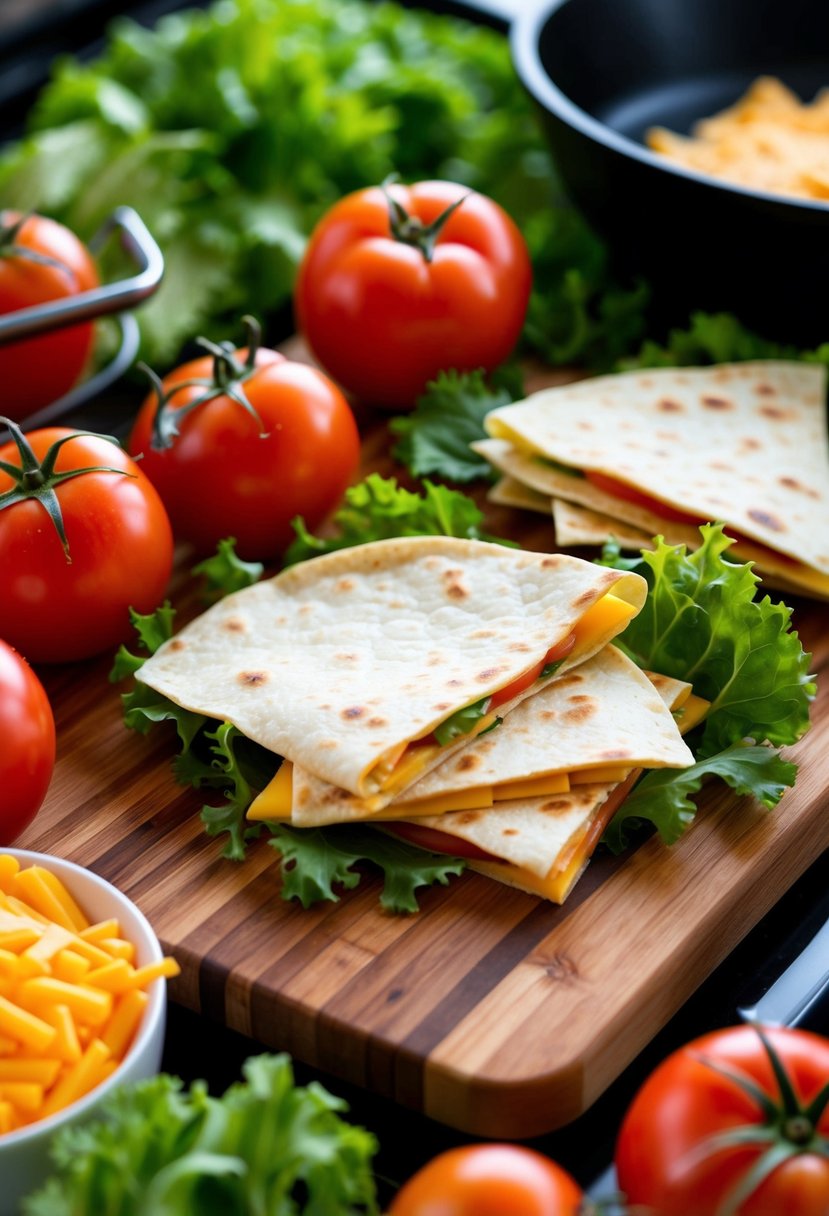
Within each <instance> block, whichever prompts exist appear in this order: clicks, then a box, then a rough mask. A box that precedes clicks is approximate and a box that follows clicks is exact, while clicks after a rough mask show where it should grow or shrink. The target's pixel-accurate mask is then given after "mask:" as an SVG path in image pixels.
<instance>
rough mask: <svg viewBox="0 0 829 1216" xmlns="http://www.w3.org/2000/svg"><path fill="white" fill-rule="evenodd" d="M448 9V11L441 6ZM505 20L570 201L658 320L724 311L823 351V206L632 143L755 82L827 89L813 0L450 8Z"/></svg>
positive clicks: (826, 34)
mask: <svg viewBox="0 0 829 1216" xmlns="http://www.w3.org/2000/svg"><path fill="white" fill-rule="evenodd" d="M447 7H448V6H447ZM451 7H452V8H453V10H454V11H463V10H467V11H468V10H470V9H471V10H473V11H474V12H475V13H477V14H478V16H483V17H484V18H485V19H488V20H490V21H493V20H494V21H498V20H500V22H501V23H503V24H508V25H509V26H510V41H511V44H512V53H513V60H514V63H515V67H516V71H517V72H518V75H519V77H520V78H521V80H522V81H523V83H524V85H525V86H526V88H527V89H528V91H529V93H530V94H531V95H532V97H533V98H534V99H535V101H536V102H537V104H538V106H539V109H540V112H541V116H542V120H543V123H544V126H545V130H546V133H547V137H548V139H549V142H550V145H551V147H552V149H553V152H554V155H555V159H556V164H557V166H558V169H559V172H560V174H561V177H562V180H563V181H564V183H565V185H566V187H567V190H568V192H569V193H570V195H571V197H572V198H573V200H574V201H575V202H576V204H577V205H578V206H579V207H580V208H581V209H582V211H583V212H584V213H585V215H586V216H587V217H588V218H589V219H590V220H591V222H592V223H593V225H594V226H595V227H596V229H597V230H598V231H599V232H600V233H601V234H602V235H603V236H604V237H606V238H607V240H608V242H609V243H610V247H611V250H612V254H613V258H614V260H615V262H616V265H617V267H618V268H619V270H620V271H621V272H623V273H631V272H632V273H634V274H639V275H642V276H644V277H645V278H646V279H647V280H648V281H649V282H650V283H651V284H652V286H653V288H654V292H655V303H656V316H655V320H656V321H657V323H659V321H662V322H663V323H664V324H668V323H673V322H681V321H682V320H683V319H684V318H686V317H687V315H688V312H689V309H697V308H701V309H707V310H719V309H723V310H728V311H731V312H735V313H736V314H737V315H738V316H739V317H740V318H741V319H742V320H743V321H744V322H745V323H746V324H748V325H750V326H752V327H753V328H755V329H757V330H758V331H759V332H761V333H763V334H766V335H767V336H769V337H773V338H777V339H780V340H783V341H791V342H795V343H797V344H798V345H801V346H803V345H807V344H812V343H818V342H821V341H829V201H827V202H826V203H822V202H811V201H800V200H792V199H784V198H782V197H775V196H774V195H771V194H766V193H762V192H760V191H757V190H748V189H744V188H741V187H739V186H732V185H729V184H727V183H725V182H721V181H718V180H716V179H714V178H710V177H704V176H702V175H701V174H695V173H691V172H688V171H686V170H683V169H681V168H678V167H674V166H672V165H671V164H670V162H668V161H666V160H664V159H663V158H661V157H659V156H657V155H656V154H655V153H652V152H650V151H649V150H648V149H647V148H646V147H645V146H644V144H643V142H642V140H643V136H644V133H645V131H646V130H647V129H648V127H650V126H652V125H655V124H658V125H662V126H667V127H669V128H671V129H672V130H675V131H680V132H688V131H689V129H690V127H691V126H692V124H693V122H694V120H695V119H696V118H699V117H703V116H705V115H709V114H712V113H714V112H716V111H717V110H719V109H722V108H723V107H724V106H727V105H729V104H730V103H732V102H734V101H735V100H736V99H737V98H738V97H739V96H740V95H741V93H742V92H743V91H744V90H745V89H746V87H747V86H748V85H749V84H750V83H751V81H752V80H754V78H755V77H756V76H758V75H761V74H771V75H775V76H779V77H780V78H781V79H782V80H783V81H784V82H785V83H786V84H788V85H789V86H790V87H792V88H793V89H795V91H796V92H798V93H799V94H800V96H801V97H803V98H804V99H811V98H812V96H813V95H814V93H815V92H816V91H817V90H818V89H819V88H821V87H823V86H826V85H829V3H827V0H462V2H457V0H456V2H455V3H453V4H452V5H451Z"/></svg>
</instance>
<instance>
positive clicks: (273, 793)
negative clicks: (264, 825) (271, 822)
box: [247, 760, 294, 823]
mask: <svg viewBox="0 0 829 1216" xmlns="http://www.w3.org/2000/svg"><path fill="white" fill-rule="evenodd" d="M293 787H294V766H293V765H292V764H291V762H290V761H289V760H283V761H282V763H281V764H280V766H279V769H278V770H277V774H276V776H275V777H274V778H273V779H272V780H271V781H270V782H269V783H268V784H267V785H266V786H265V788H264V789H263V790H262V792H261V794H257V795H256V797H255V798H254V800H253V802H252V803H251V804H250V806H249V807H248V809H247V818H248V819H252V820H253V821H254V822H256V823H261V822H262V821H263V820H265V819H288V820H289V819H290V818H291V806H292V804H293V794H294V788H293Z"/></svg>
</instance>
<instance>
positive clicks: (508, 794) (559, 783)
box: [406, 773, 598, 814]
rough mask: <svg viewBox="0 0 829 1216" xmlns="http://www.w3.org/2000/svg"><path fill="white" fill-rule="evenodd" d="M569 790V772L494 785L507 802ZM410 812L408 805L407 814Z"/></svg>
mask: <svg viewBox="0 0 829 1216" xmlns="http://www.w3.org/2000/svg"><path fill="white" fill-rule="evenodd" d="M597 780H598V778H597ZM569 790H570V782H569V780H568V777H567V773H548V774H546V775H542V776H541V777H527V778H526V779H525V780H519V781H501V782H499V783H498V784H497V785H495V786H493V790H492V793H493V797H494V799H495V801H496V802H506V801H507V799H509V798H535V797H537V796H540V795H542V794H566V793H568V792H569ZM408 813H409V808H408V806H407V807H406V814H408Z"/></svg>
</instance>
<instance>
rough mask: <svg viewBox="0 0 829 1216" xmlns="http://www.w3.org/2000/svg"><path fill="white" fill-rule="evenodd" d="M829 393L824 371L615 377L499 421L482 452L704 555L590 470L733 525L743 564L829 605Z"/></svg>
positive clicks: (690, 528)
mask: <svg viewBox="0 0 829 1216" xmlns="http://www.w3.org/2000/svg"><path fill="white" fill-rule="evenodd" d="M825 382H826V374H825V369H824V368H823V367H822V366H817V365H811V364H804V363H795V362H786V361H761V362H754V363H739V364H725V365H722V366H719V367H712V368H686V369H674V368H665V369H662V368H660V369H656V370H648V371H643V372H629V373H624V374H621V375H616V376H602V377H598V378H596V379H593V380H585V381H580V382H579V383H577V384H572V385H566V386H564V387H561V388H553V389H547V390H544V391H542V392H539V393H535V394H534V395H533V396H532V397H529V398H527V400H526V401H523V402H518V403H516V404H515V405H511V406H505V407H501V408H499V409H497V410H493V411H492V413H490V414H489V415H488V416H487V419H486V427H487V430H488V432H489V433H490V435H491V436H492V439H490V440H487V441H482V442H480V443H476V444H474V445H473V447H474V448H475V450H476V451H478V452H481V453H482V454H483V455H485V456H486V457H487V459H489V460H490V461H491V463H492V464H493V465H495V467H496V468H498V469H500V470H501V471H502V472H504V473H507V474H509V475H510V476H512V477H516V478H518V479H519V480H521V481H523V482H524V483H525V484H526V485H529V486H531V487H532V488H533V489H535V490H537V491H539V492H541V493H546V494H548V495H550V497H556V498H562V499H565V500H567V501H570V502H575V503H578V504H580V505H582V506H586V507H589V508H591V509H593V510H597V511H599V512H601V513H602V514H605V515H609V516H611V517H612V518H615V519H619V520H621V521H623V522H625V523H629V524H632V525H633V526H634V527H636V528H639V529H641V530H642V531H644V532H647V533H648V534H649V535H655V534H657V533H661V534H662V535H663V536H665V539H666V540H668V541H669V542H670V543H672V544H677V543H679V544H687V545H688V546H689V547H692V548H693V547H696V546H698V545H699V543H700V538H699V533H698V529H697V526H696V525H695V524H693V523H684V522H677V521H671V520H668V519H666V518H664V517H662V516H660V515H659V513H658V512H657V511H656V510H652V509H651V508H650V507H648V506H647V505H643V504H639V503H636V502H630V501H627V500H626V499H623V498H620V497H618V496H617V495H615V494H610V493H607V492H606V491H605V490H603V489H600V488H599V487H597V486H595V485H593V484H592V483H591V482H590V481H589V480H588V479H587V478H586V477H584V476H578V472H579V471H580V470H590V471H593V472H598V473H604V474H605V475H606V476H609V477H612V478H614V479H616V480H617V481H622V482H625V483H627V484H628V485H629V486H631V487H632V488H633V489H635V490H638V491H640V492H642V493H644V494H646V495H648V496H649V497H650V498H652V499H655V500H657V501H659V502H662V503H664V504H665V506H666V508H668V509H674V510H680V511H682V512H684V513H686V514H688V515H690V516H696V517H698V518H699V519H700V520H701V521H707V520H721V521H723V522H724V523H725V524H726V525H731V526H732V527H733V528H734V529H735V530H736V531H738V532H739V533H740V538H739V540H738V543H737V544H736V545H735V546H734V549H733V552H734V555H735V557H738V558H740V559H741V560H751V561H754V562H755V564H756V565H757V568H758V570H762V571H765V572H766V573H771V574H774V575H775V576H776V577H778V578H780V579H782V580H785V582H786V583H787V584H789V585H792V586H797V587H798V588H799V589H801V590H803V591H805V592H806V593H807V594H814V595H818V596H821V597H827V596H829V441H827V434H826V404H825ZM545 460H546V461H554V462H556V463H557V466H558V467H553V466H551V465H550V464H545V463H544V461H545ZM566 468H569V469H572V470H574V474H570V473H568V472H566V471H563V470H564V469H566Z"/></svg>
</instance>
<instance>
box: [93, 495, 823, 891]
mask: <svg viewBox="0 0 829 1216" xmlns="http://www.w3.org/2000/svg"><path fill="white" fill-rule="evenodd" d="M482 522H483V517H482V514H481V512H480V511H479V510H478V508H477V506H476V505H475V503H474V502H473V501H472V500H471V499H470V498H467V497H466V495H464V494H462V493H460V492H458V491H456V490H450V489H449V488H448V487H446V486H437V485H432V484H430V483H428V482H427V483H426V484H425V487H424V491H423V493H422V494H418V493H416V492H413V491H410V490H406V489H404V488H402V487H399V486H398V485H397V484H396V482H395V481H394V480H393V479H388V480H386V479H384V478H382V477H380V476H378V475H377V474H372V475H371V476H369V477H368V478H367V479H366V480H365V481H364V482H361V483H359V484H358V485H356V486H353V487H351V489H349V490H347V491H346V500H345V503H344V505H343V507H341V509H340V510H339V512H338V513H337V515H336V516H335V525H337V526H338V531H337V532H336V533H335V534H334V535H333V536H331V537H328V538H320V537H315V536H313V535H312V534H310V533H309V532H308V531H307V529H306V528H305V526H304V524H303V523H302V521H301V520H299V521H297V522H296V523H295V530H296V532H297V539H296V541H295V542H294V545H293V546H292V548H291V549H290V550H289V552H288V555H287V559H288V561H289V562H296V561H303V560H306V559H307V558H311V557H314V556H317V555H319V554H322V553H328V552H332V551H334V550H336V549H340V548H345V547H347V546H349V545H356V544H364V543H366V542H368V541H372V540H381V539H385V538H387V537H391V536H413V535H447V536H460V537H466V538H467V539H475V540H488V541H496V542H497V541H498V538H496V537H491V536H487V535H486V534H485V533H483V532H482V531H481V524H482ZM701 532H702V537H703V543H702V545H701V546H700V548H699V549H698V550H696V552H694V553H691V554H688V553H687V552H686V550H685V547H684V546H681V545H676V546H671V545H666V544H665V543H664V542H663V541H662V540H661V538H658V540H657V542H656V548H655V549H654V550H653V551H652V552H650V551H645V552H643V553H642V554H641V556H639V557H636V558H632V559H630V558H623V557H621V555H620V553H619V549H618V547H616V546H615V545H612V544H609V545H608V546H607V547H606V549H605V552H604V554H603V557H602V561H603V563H604V564H606V565H610V566H614V567H616V568H618V569H625V570H629V569H634V570H637V571H638V572H639V573H641V574H643V575H644V577H645V578H646V580H647V582H648V585H649V592H648V596H647V599H646V602H645V606H644V608H643V609H642V611H641V612H640V613H639V615H638V616H637V617H635V618H634V619H633V620H632V621H631V622H630V624H629V625H628V626H627V628H626V629H625V631H624V632H623V633H622V634H621V635H620V637H619V638H617V639H616V642H617V644H618V645H619V646H620V647H621V648H622V649H623V650H624V651H625V652H626V653H627V654H628V655H629V656H630V657H631V658H632V659H633V660H634V661H635V662H636V663H638V664H639V665H640V666H641V667H643V668H645V669H649V670H652V671H658V672H661V673H663V674H664V675H669V676H673V677H675V678H676V679H680V680H686V681H688V682H689V683H691V684H692V685H693V688H694V691H695V692H696V693H697V694H698V695H699V696H702V697H704V698H706V699H707V700H708V701H710V702H711V708H710V710H709V712H708V714H707V716H706V718H705V720H704V722H703V723H702V724H701V725H700V726H699V727H697V728H696V729H695V730H694V731H693V732H692V733H691V734H690V735H689V736H688V739H687V742H688V743H689V745H690V747H691V749H692V751H693V752H694V755H695V758H696V763H695V764H694V765H693V766H692V767H690V768H688V769H682V770H677V769H666V770H660V771H655V772H651V773H648V774H647V775H646V776H645V777H644V778H642V780H641V781H640V782H639V783H638V784H637V785H636V786H635V788H634V790H633V792H632V793H631V794H630V795H628V797H627V798H626V800H625V802H624V804H623V805H622V807H621V808H620V810H619V812H618V813H617V815H616V817H615V818H614V820H613V822H612V823H611V825H610V827H609V829H608V832H607V833H606V836H605V843H607V844H608V845H609V846H610V847H611V848H612V849H614V850H616V851H618V850H620V849H622V848H623V847H624V846H625V845H626V844H627V842H628V838H629V836H630V834H631V832H632V831H633V830H635V829H637V828H641V827H642V826H644V825H653V827H655V828H656V829H657V830H658V831H659V833H660V835H661V836H662V838H663V839H664V840H665V841H666V842H667V843H669V844H670V843H673V842H674V841H676V840H677V839H679V837H680V836H681V835H682V833H683V832H684V831H685V830H686V829H687V828H688V826H689V825H690V823H691V822H692V821H693V818H694V815H695V813H696V806H695V804H694V802H693V801H692V798H691V795H693V794H696V793H697V792H698V791H699V790H700V788H701V786H702V783H703V781H704V780H705V779H706V778H709V777H719V778H720V779H721V780H722V781H724V782H725V783H726V784H727V785H728V786H729V787H730V788H731V789H733V790H734V791H735V792H736V793H737V794H741V795H751V796H753V797H754V798H756V799H757V800H758V802H759V803H760V804H761V805H763V806H764V807H767V808H768V809H771V808H772V807H774V806H775V805H776V804H777V802H778V801H779V799H780V797H781V796H782V794H783V792H784V791H785V789H786V788H788V787H789V786H791V785H793V784H794V780H795V775H796V771H797V770H796V766H795V765H794V764H793V763H791V762H790V761H788V760H784V759H783V758H782V757H781V755H780V753H779V750H778V748H779V747H781V746H785V745H787V744H791V743H794V742H796V740H797V739H799V738H800V737H801V735H803V734H804V733H805V731H806V730H807V729H808V727H809V706H810V703H811V701H812V700H813V698H814V695H815V684H814V681H813V680H812V678H811V676H810V675H809V662H810V658H811V656H810V655H808V654H805V653H804V651H803V647H802V646H801V644H800V641H799V639H798V637H797V634H796V633H794V632H793V630H792V628H791V609H789V608H788V607H786V606H785V605H783V604H780V603H773V602H772V601H771V599H770V598H769V597H768V596H765V597H764V598H762V599H758V598H757V595H756V592H757V585H758V582H759V580H758V578H757V576H756V575H755V574H753V573H752V571H751V567H750V565H745V564H733V563H731V562H729V561H728V560H727V550H728V547H729V546H730V545H731V544H732V543H733V542H732V541H731V540H729V539H728V538H727V537H726V536H724V535H723V530H722V527H721V526H720V525H715V524H706V525H704V526H703V527H702V529H701ZM501 543H509V542H501ZM205 567H206V568H205ZM201 572H202V573H205V574H207V575H208V577H209V579H210V583H211V594H212V595H213V596H215V595H216V594H218V593H220V592H221V591H222V589H223V585H224V588H225V589H227V590H238V589H239V588H240V587H241V586H243V585H245V583H247V582H250V581H255V580H256V579H257V578H258V577H259V575H260V573H261V568H260V567H256V566H244V565H243V564H241V563H239V562H238V561H237V560H236V559H235V555H234V554H233V551H232V545H229V544H228V543H226V542H223V545H222V552H221V554H220V555H219V556H218V557H217V558H216V559H215V560H211V561H210V562H209V563H203V565H202V567H201ZM174 615H175V614H174V612H173V610H172V609H171V608H170V607H169V606H166V607H164V608H162V609H159V610H158V611H157V612H156V613H154V614H152V615H150V616H146V617H142V616H139V615H137V614H135V615H134V617H133V620H134V624H135V625H136V629H137V631H138V638H139V653H137V654H136V653H131V652H130V651H128V650H127V649H126V648H125V647H122V648H121V650H120V652H119V654H118V656H117V658H116V662H115V666H114V668H113V672H112V678H113V679H114V680H121V679H123V678H125V677H127V676H130V675H132V674H134V673H135V671H136V670H137V669H138V668H139V667H140V666H141V664H142V663H143V662H144V661H145V659H146V658H147V656H148V655H150V654H153V653H154V652H155V651H156V650H157V649H158V647H159V646H160V645H161V643H162V642H163V641H165V640H166V639H167V638H169V637H171V636H172V633H173V622H174ZM123 703H124V714H125V721H126V723H127V725H128V726H130V727H132V728H133V729H134V730H137V731H139V732H141V733H146V732H147V731H149V730H150V729H152V728H153V727H154V726H155V725H156V724H157V723H159V722H165V721H169V722H172V723H173V724H174V725H175V729H176V733H177V736H178V742H179V747H180V753H179V755H178V756H177V757H176V758H175V760H174V762H173V767H174V772H175V775H176V777H177V779H178V780H179V781H181V782H182V783H184V784H189V785H192V786H193V787H194V788H196V789H203V790H208V791H210V798H211V800H210V802H208V803H207V804H205V805H204V806H203V807H202V809H201V819H202V822H203V824H204V826H205V830H206V831H207V832H208V833H209V834H210V835H211V836H218V835H224V836H225V837H226V840H225V843H224V847H223V855H224V856H225V857H229V858H233V859H236V860H240V859H241V858H243V857H244V855H245V852H246V849H247V846H248V844H249V843H250V842H251V841H253V840H254V839H256V838H257V837H259V836H261V835H262V833H263V832H264V833H266V834H267V836H268V842H269V843H270V844H271V845H272V846H273V847H274V848H275V849H276V851H277V852H278V853H279V854H280V856H281V857H282V869H283V884H282V895H283V898H285V899H294V898H296V899H298V900H299V901H300V902H301V904H302V905H303V907H309V906H310V905H311V904H313V903H316V902H318V901H319V900H336V899H338V898H339V893H340V891H342V890H349V889H352V888H353V887H355V886H357V885H358V884H359V882H360V881H361V879H362V877H363V874H364V870H363V868H362V863H365V862H368V863H371V864H372V865H373V866H374V867H376V868H378V869H379V870H380V871H381V872H382V875H383V880H384V882H383V888H382V892H381V895H380V902H381V904H382V906H383V907H384V908H385V909H386V910H387V911H390V912H399V913H406V912H415V911H417V907H418V904H417V891H418V890H419V888H421V887H426V886H431V885H433V884H435V883H441V884H446V883H447V882H448V881H449V879H450V877H451V876H453V875H456V874H459V873H461V871H462V870H463V868H464V863H463V862H462V861H460V860H458V859H455V858H451V857H447V856H444V855H438V854H433V853H428V852H426V851H424V850H422V849H419V848H415V847H413V846H410V845H408V844H405V843H403V842H402V841H398V840H393V839H391V838H389V837H388V836H386V835H384V834H382V833H379V832H377V831H376V830H374V829H372V828H371V827H367V826H364V825H361V824H357V825H337V826H333V827H326V828H320V829H313V830H308V829H296V828H292V827H290V826H287V825H285V824H278V823H264V824H263V823H251V822H249V821H248V820H247V819H246V811H247V809H248V807H249V806H250V803H251V802H252V800H253V798H254V796H255V794H256V793H257V792H258V791H259V790H261V789H262V788H263V787H264V785H266V784H267V782H268V781H270V779H271V778H272V777H273V776H274V774H275V772H276V769H277V767H278V763H279V759H278V757H276V756H274V755H273V753H271V752H269V751H267V750H266V749H265V748H262V747H260V746H259V745H258V744H256V743H253V742H252V741H251V740H250V739H247V738H246V737H245V736H244V735H242V734H241V733H240V732H239V731H238V730H237V729H236V727H235V726H233V725H231V723H229V722H217V721H213V720H210V719H207V718H205V717H204V716H203V715H200V714H195V713H192V712H191V711H189V710H186V709H182V708H181V707H180V706H178V705H176V704H174V703H173V702H172V701H169V700H168V699H167V698H166V697H163V696H161V695H160V694H159V693H157V692H155V691H154V690H153V689H151V688H148V687H147V686H146V685H144V684H141V683H135V685H134V687H133V689H132V690H131V691H130V692H128V693H126V694H125V695H124V697H123Z"/></svg>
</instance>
